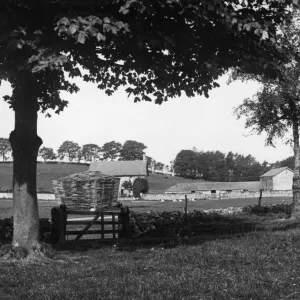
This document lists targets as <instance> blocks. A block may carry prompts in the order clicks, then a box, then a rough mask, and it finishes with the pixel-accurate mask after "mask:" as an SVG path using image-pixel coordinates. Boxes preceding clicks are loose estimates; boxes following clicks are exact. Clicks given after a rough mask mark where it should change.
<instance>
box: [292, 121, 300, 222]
mask: <svg viewBox="0 0 300 300" xmlns="http://www.w3.org/2000/svg"><path fill="white" fill-rule="evenodd" d="M293 140H294V158H295V169H294V176H293V212H292V217H293V218H298V217H300V158H299V155H300V147H299V122H298V120H294V122H293Z"/></svg>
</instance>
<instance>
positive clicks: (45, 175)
mask: <svg viewBox="0 0 300 300" xmlns="http://www.w3.org/2000/svg"><path fill="white" fill-rule="evenodd" d="M88 168H89V166H88V165H86V164H75V163H74V164H68V163H42V162H39V163H38V164H37V188H38V189H46V190H52V180H53V179H58V178H61V177H64V176H67V175H71V174H74V173H80V172H84V171H87V170H88ZM148 181H149V193H163V192H164V191H165V190H166V189H167V188H169V187H171V186H172V185H175V184H178V183H185V182H193V180H191V179H185V178H182V177H176V176H168V175H162V174H156V173H151V174H150V176H149V177H148ZM0 188H8V189H11V188H12V163H0Z"/></svg>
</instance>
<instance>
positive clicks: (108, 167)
mask: <svg viewBox="0 0 300 300" xmlns="http://www.w3.org/2000/svg"><path fill="white" fill-rule="evenodd" d="M89 171H100V172H102V173H103V174H105V175H109V176H116V177H118V178H120V186H119V196H122V195H123V194H124V193H126V192H127V193H128V191H126V190H125V189H124V188H123V187H122V185H123V183H124V182H125V181H129V180H130V181H131V182H132V183H133V181H134V179H135V178H137V177H143V178H146V177H147V176H148V175H149V174H148V168H147V161H145V160H131V161H98V162H92V163H91V164H90V167H89Z"/></svg>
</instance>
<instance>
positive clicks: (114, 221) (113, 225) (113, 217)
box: [112, 215, 116, 239]
mask: <svg viewBox="0 0 300 300" xmlns="http://www.w3.org/2000/svg"><path fill="white" fill-rule="evenodd" d="M112 229H113V239H115V238H116V219H115V215H113V216H112Z"/></svg>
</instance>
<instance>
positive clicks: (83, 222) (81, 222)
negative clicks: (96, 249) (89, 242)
mask: <svg viewBox="0 0 300 300" xmlns="http://www.w3.org/2000/svg"><path fill="white" fill-rule="evenodd" d="M90 221H91V220H84V221H77V220H68V221H67V225H87V224H89V222H90ZM94 224H95V225H96V224H98V225H99V224H102V222H101V221H96V222H95V223H93V225H94ZM103 224H110V225H113V224H121V222H119V221H118V220H116V221H115V222H113V221H112V220H111V221H105V220H104V221H103Z"/></svg>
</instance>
